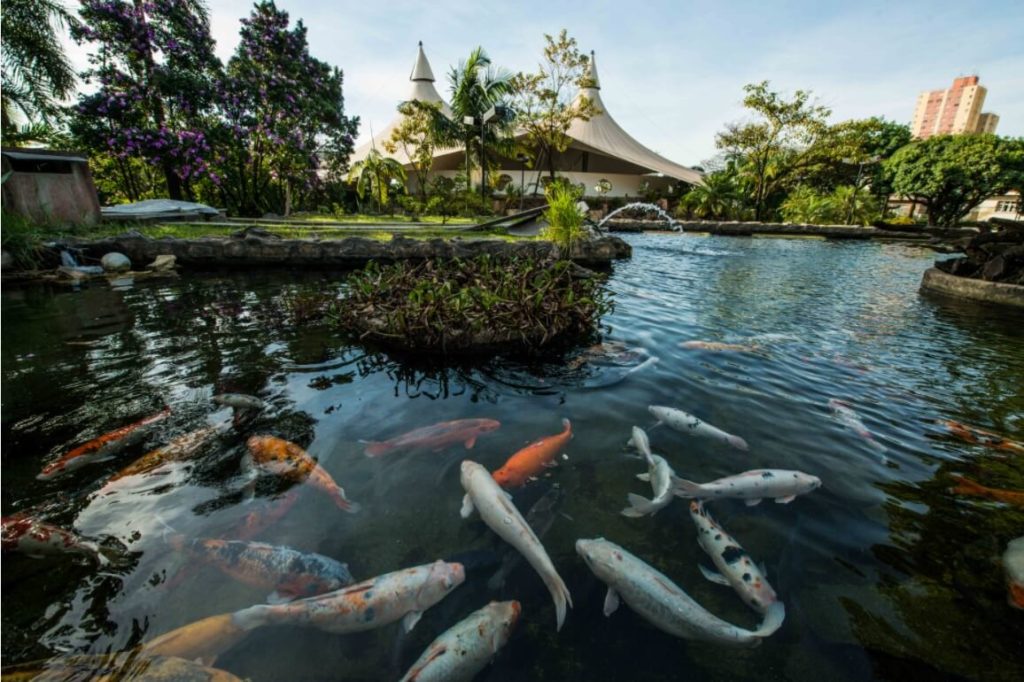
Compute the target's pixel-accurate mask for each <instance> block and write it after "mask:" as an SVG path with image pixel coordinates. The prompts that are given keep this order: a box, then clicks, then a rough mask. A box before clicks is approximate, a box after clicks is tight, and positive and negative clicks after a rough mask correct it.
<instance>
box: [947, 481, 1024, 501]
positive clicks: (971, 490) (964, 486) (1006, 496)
mask: <svg viewBox="0 0 1024 682" xmlns="http://www.w3.org/2000/svg"><path fill="white" fill-rule="evenodd" d="M950 478H952V479H953V480H954V481H956V482H957V485H956V486H955V487H954V488H953V492H954V493H956V494H957V495H972V496H974V497H985V498H987V499H990V500H995V501H996V502H1004V503H1006V504H1012V505H1013V506H1015V507H1024V491H1021V490H1003V489H1001V488H989V487H988V486H984V485H981V484H980V483H978V482H977V481H972V480H971V479H969V478H965V477H963V476H957V475H955V474H954V475H952V476H950Z"/></svg>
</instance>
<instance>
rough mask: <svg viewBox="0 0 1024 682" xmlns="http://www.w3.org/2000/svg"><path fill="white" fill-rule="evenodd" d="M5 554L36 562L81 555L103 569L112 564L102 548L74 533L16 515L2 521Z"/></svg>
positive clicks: (6, 517)
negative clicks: (36, 560) (35, 560)
mask: <svg viewBox="0 0 1024 682" xmlns="http://www.w3.org/2000/svg"><path fill="white" fill-rule="evenodd" d="M2 528H3V530H2V536H0V537H2V546H3V551H4V552H20V553H22V554H25V555H27V556H30V557H32V558H34V559H39V558H42V557H44V556H54V555H60V554H82V555H84V556H87V557H89V558H90V559H92V560H94V561H95V562H96V563H97V564H99V565H100V566H105V565H107V564H109V563H110V560H109V559H107V557H105V556H104V555H103V553H102V552H101V551H100V547H99V545H97V544H96V543H95V542H89V541H87V540H84V539H82V538H81V537H79V536H78V535H76V534H75V533H72V532H71V531H68V530H64V529H63V528H58V527H57V526H52V525H50V524H48V523H43V522H42V521H40V520H39V519H37V518H33V517H31V516H25V515H20V514H15V515H13V516H5V517H3V521H2Z"/></svg>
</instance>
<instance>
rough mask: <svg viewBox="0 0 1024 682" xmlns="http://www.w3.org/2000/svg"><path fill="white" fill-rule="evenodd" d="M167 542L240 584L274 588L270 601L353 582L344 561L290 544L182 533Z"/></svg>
mask: <svg viewBox="0 0 1024 682" xmlns="http://www.w3.org/2000/svg"><path fill="white" fill-rule="evenodd" d="M168 542H169V544H170V545H171V547H173V548H174V549H176V550H178V551H184V552H185V553H186V554H188V556H190V557H192V558H194V559H197V560H198V561H202V562H203V563H206V564H209V565H211V566H213V567H215V568H217V569H218V570H219V571H220V572H221V573H223V574H225V575H227V576H228V577H231V578H234V579H235V580H237V581H238V582H240V583H243V584H245V585H249V586H251V587H256V588H259V589H266V590H273V592H272V593H271V594H270V596H269V597H268V598H267V601H268V602H269V603H271V604H275V603H281V602H285V601H291V600H292V599H297V598H300V597H313V596H315V595H318V594H323V593H324V592H331V591H333V590H338V589H341V588H342V587H345V586H346V585H351V584H352V583H353V582H355V581H354V580H353V579H352V574H351V573H349V570H348V565H347V564H343V563H341V562H340V561H335V560H334V559H331V558H330V557H326V556H324V555H322V554H315V553H308V554H307V553H305V552H299V551H297V550H294V549H292V548H290V547H278V546H274V545H267V544H264V543H262V542H242V541H239V540H234V541H227V540H216V539H213V538H197V539H192V540H189V539H186V538H185V536H184V535H174V536H172V537H170V538H168Z"/></svg>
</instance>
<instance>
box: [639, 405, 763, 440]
mask: <svg viewBox="0 0 1024 682" xmlns="http://www.w3.org/2000/svg"><path fill="white" fill-rule="evenodd" d="M647 409H648V411H650V413H651V414H653V415H654V416H655V418H656V419H657V420H658V424H668V426H669V427H671V428H673V429H675V430H676V431H682V432H683V433H685V434H688V435H690V436H699V437H701V438H710V439H711V440H717V441H719V442H721V443H726V444H728V445H731V446H733V447H734V448H738V449H740V450H748V449H749V447H748V446H747V441H745V440H743V439H742V438H740V437H739V436H734V435H732V434H731V433H726V432H725V431H722V430H721V429H719V428H717V427H715V426H712V425H711V424H708V423H707V422H704V421H701V420H700V419H698V418H697V417H694V416H693V415H692V414H690V413H689V412H683V411H682V410H677V409H675V408H672V407H661V406H659V405H651V406H650V407H648V408H647ZM655 426H657V424H655Z"/></svg>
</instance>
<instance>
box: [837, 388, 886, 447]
mask: <svg viewBox="0 0 1024 682" xmlns="http://www.w3.org/2000/svg"><path fill="white" fill-rule="evenodd" d="M828 408H829V409H830V410H832V416H833V417H835V420H836V421H837V422H839V423H840V424H842V425H843V426H845V427H846V428H848V429H849V430H851V431H853V432H854V433H856V434H857V435H858V436H860V437H861V438H863V439H864V440H866V441H867V442H868V445H870V446H871V447H873V448H874V449H875V450H878V451H879V452H887V451H888V448H886V447H885V446H884V445H882V444H881V443H879V442H878V441H877V440H875V436H874V435H873V434H872V433H871V432H870V431H868V427H866V426H864V422H863V421H861V419H860V415H859V414H857V413H856V412H854V411H853V408H852V407H850V403H848V402H846V401H845V400H839V399H838V398H832V399H831V400H829V401H828Z"/></svg>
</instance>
